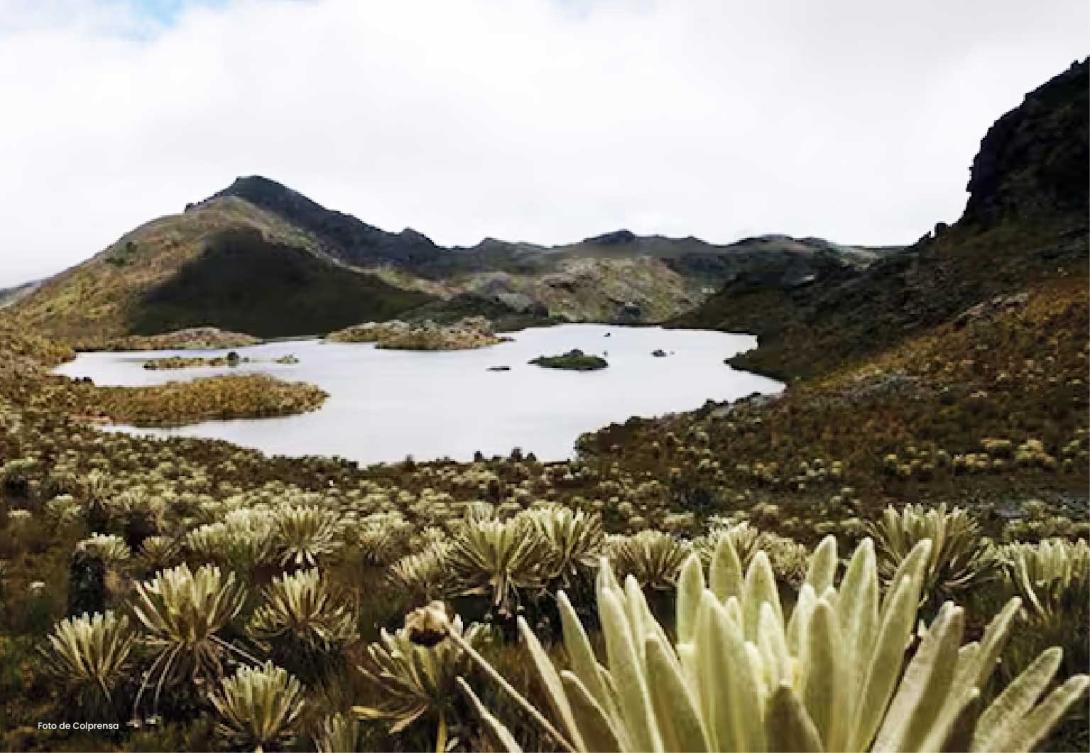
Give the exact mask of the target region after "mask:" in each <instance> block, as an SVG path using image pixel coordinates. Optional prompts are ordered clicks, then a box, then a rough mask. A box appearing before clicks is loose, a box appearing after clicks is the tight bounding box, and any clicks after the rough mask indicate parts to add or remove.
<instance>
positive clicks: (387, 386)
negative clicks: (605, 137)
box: [57, 324, 783, 464]
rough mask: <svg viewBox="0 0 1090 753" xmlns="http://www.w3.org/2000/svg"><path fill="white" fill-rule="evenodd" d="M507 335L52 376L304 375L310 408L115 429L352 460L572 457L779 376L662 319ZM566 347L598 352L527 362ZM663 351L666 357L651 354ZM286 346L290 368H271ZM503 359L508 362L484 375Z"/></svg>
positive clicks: (248, 352) (720, 338) (251, 354)
mask: <svg viewBox="0 0 1090 753" xmlns="http://www.w3.org/2000/svg"><path fill="white" fill-rule="evenodd" d="M509 336H510V337H512V338H513V341H512V342H507V343H502V344H499V345H494V346H491V347H488V348H480V349H477V350H461V351H445V352H419V351H398V350H378V349H376V348H375V347H374V345H373V344H371V343H324V342H321V341H318V340H294V341H286V342H273V343H265V344H262V345H255V346H253V347H248V348H236V349H235V350H236V351H237V352H238V353H239V354H240V355H242V356H245V357H248V358H250V359H252V360H253V362H251V363H246V364H241V365H239V366H237V367H234V368H231V367H223V368H196V369H182V370H161V371H153V370H148V369H144V368H142V364H143V362H144V361H145V360H147V359H149V358H159V357H163V356H169V355H191V356H192V355H223V354H225V353H227V352H228V351H227V350H209V351H192V350H190V351H178V350H164V351H141V352H120V353H81V354H80V355H79V356H78V357H77V358H76V359H75V360H73V361H70V362H68V363H66V364H63V365H62V366H60V367H59V368H58V369H57V373H60V374H64V375H66V376H71V377H90V378H91V379H93V380H94V381H95V383H96V384H100V385H146V384H162V383H164V382H169V381H178V380H187V379H192V378H195V377H202V376H211V375H214V374H224V373H233V372H263V373H267V374H271V375H273V376H276V377H279V378H281V379H287V380H298V381H305V382H310V383H312V384H316V385H318V386H320V387H322V388H323V389H324V390H325V391H326V392H328V393H329V395H330V397H329V399H328V400H327V401H326V402H325V404H324V405H323V406H322V408H321V409H320V410H317V411H314V412H312V413H307V414H303V415H298V416H285V417H281V418H262V419H244V420H232V421H207V422H204V423H200V424H193V425H190V426H183V427H177V428H169V429H133V428H131V427H113V428H118V429H121V430H125V431H133V432H138V433H142V434H148V435H156V436H186V437H208V438H213V439H224V440H227V441H229V442H234V443H236V444H239V445H242V446H245V447H252V448H254V449H258V450H262V451H264V452H266V453H269V454H278V455H339V456H341V457H344V458H349V459H351V460H357V461H359V462H361V463H365V464H366V463H375V462H383V461H387V462H389V461H398V460H403V459H404V458H405V457H406V456H407V455H412V456H413V457H414V458H415V459H417V460H431V459H436V458H442V457H449V458H452V459H455V460H469V459H471V458H472V457H473V453H474V451H475V450H480V451H481V452H483V453H484V454H485V455H488V456H491V455H496V454H501V455H506V454H508V453H509V452H510V451H511V449H512V448H514V447H519V448H521V449H522V450H523V451H525V452H530V451H532V452H534V453H535V454H536V455H537V457H538V458H539V459H541V460H562V459H565V458H569V457H571V456H572V455H573V453H574V443H575V440H576V439H577V438H578V436H579V435H580V434H582V433H583V432H587V431H592V430H594V429H598V428H600V427H603V426H605V425H607V424H609V423H613V422H623V421H625V420H627V419H628V418H629V417H631V416H644V417H651V416H657V415H662V414H664V413H671V412H678V411H685V410H692V409H694V408H698V407H700V406H701V405H703V404H704V402H705V401H706V400H708V399H711V400H716V401H722V400H734V399H736V398H739V397H744V396H746V395H749V394H751V393H754V392H760V393H775V392H779V391H780V390H781V389H782V388H783V385H782V384H781V383H780V382H777V381H775V380H772V379H767V378H765V377H762V376H758V375H756V374H751V373H749V372H745V371H738V370H735V369H732V368H731V367H729V366H727V365H725V364H724V363H723V359H724V358H727V357H729V356H732V355H734V354H736V353H740V352H743V351H746V350H749V349H751V348H753V347H755V346H756V338H754V337H752V336H750V335H743V334H730V333H724V332H711V331H702V330H680V329H662V328H660V327H619V326H606V325H597V324H570V325H560V326H556V327H541V328H534V329H527V330H523V331H521V332H513V333H509ZM572 348H579V349H581V350H583V351H584V352H586V353H593V354H597V355H602V356H604V357H605V358H606V359H607V360H608V361H609V368H606V369H602V370H600V371H592V372H573V371H562V370H557V369H545V368H541V367H539V366H533V365H530V364H528V363H527V361H529V360H530V359H531V358H536V357H537V356H539V355H554V354H557V353H563V352H566V351H568V350H571V349H572ZM656 349H662V350H664V351H666V352H667V353H668V355H667V356H666V357H660V358H656V357H654V356H652V355H651V353H652V351H654V350H656ZM287 354H294V355H295V356H296V357H298V358H299V363H297V364H276V363H272V362H271V361H272V360H273V359H275V358H278V357H280V356H284V355H287ZM492 366H509V367H510V369H511V370H510V371H488V368H489V367H492Z"/></svg>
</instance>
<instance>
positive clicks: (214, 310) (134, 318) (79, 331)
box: [11, 198, 431, 345]
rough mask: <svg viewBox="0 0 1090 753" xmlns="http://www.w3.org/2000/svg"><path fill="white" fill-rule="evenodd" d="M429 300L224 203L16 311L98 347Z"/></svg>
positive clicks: (307, 326) (158, 224)
mask: <svg viewBox="0 0 1090 753" xmlns="http://www.w3.org/2000/svg"><path fill="white" fill-rule="evenodd" d="M429 300H431V297H430V296H427V295H426V294H423V293H419V292H411V291H405V290H402V289H399V288H396V287H393V286H391V285H388V284H386V283H384V282H382V281H381V280H379V279H377V278H376V277H374V276H373V275H368V274H365V273H362V272H359V271H357V270H353V269H349V268H347V267H344V266H343V265H341V264H339V263H337V262H336V261H335V260H333V259H330V258H328V257H327V256H325V255H324V254H323V253H322V252H321V250H320V249H319V248H318V245H317V244H316V243H315V242H314V240H313V239H312V238H311V237H309V236H308V235H307V234H305V233H303V232H301V231H300V230H298V229H297V228H295V227H292V226H291V225H289V224H287V223H285V222H283V221H282V220H281V219H279V218H278V217H276V216H275V215H272V214H269V213H267V212H264V211H263V210H261V209H258V208H257V207H255V206H253V205H252V204H249V203H247V202H245V201H242V200H241V199H237V198H222V199H215V200H212V201H208V202H204V203H202V204H199V205H197V206H195V207H192V208H190V209H188V210H187V211H186V212H184V213H183V214H178V215H171V216H168V217H163V218H160V219H157V220H154V221H152V222H149V223H147V224H146V225H143V226H141V227H139V228H137V229H136V230H134V231H132V232H131V233H128V234H127V235H125V236H123V237H122V238H121V239H120V240H118V241H117V242H116V243H114V244H113V245H112V246H110V247H109V248H107V249H106V250H105V251H103V252H102V253H100V254H98V255H97V256H95V257H93V258H92V259H90V260H88V261H87V262H85V263H83V264H81V265H79V266H77V267H74V268H72V269H70V270H68V271H66V272H63V273H62V274H60V275H58V276H57V277H54V278H52V279H50V280H48V281H46V282H45V283H43V284H42V285H41V287H40V288H39V289H38V290H37V291H35V292H34V293H33V294H31V295H29V296H27V297H26V298H24V299H22V300H21V301H19V302H18V303H17V304H16V305H15V306H13V307H12V308H11V312H12V313H13V314H14V315H15V316H16V317H17V318H18V319H19V321H21V322H22V323H23V324H25V325H28V326H30V327H33V328H34V329H35V330H36V331H39V332H42V333H44V334H47V335H50V336H55V337H60V338H63V339H65V340H68V341H70V342H74V343H78V344H80V345H96V344H101V343H102V342H105V341H106V340H108V339H111V338H114V337H118V336H122V335H128V334H152V333H156V332H163V331H167V330H171V329H179V328H182V327H191V326H205V325H208V326H217V327H221V328H223V329H231V330H239V331H244V332H248V333H250V334H255V335H262V336H272V335H293V334H310V333H318V332H324V331H328V330H329V329H333V328H336V327H341V326H346V325H348V324H354V323H356V322H358V321H361V320H364V319H370V318H379V319H381V318H389V317H392V316H395V315H396V314H398V313H400V312H401V311H404V310H406V309H409V308H413V307H415V306H420V305H422V304H424V303H427V302H428V301H429Z"/></svg>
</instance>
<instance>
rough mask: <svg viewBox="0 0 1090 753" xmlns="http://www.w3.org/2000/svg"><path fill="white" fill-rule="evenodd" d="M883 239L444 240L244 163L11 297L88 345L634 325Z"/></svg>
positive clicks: (623, 236) (787, 279)
mask: <svg viewBox="0 0 1090 753" xmlns="http://www.w3.org/2000/svg"><path fill="white" fill-rule="evenodd" d="M888 253H890V250H889V249H868V248H861V247H853V246H842V245H838V244H835V243H830V242H828V241H825V240H822V239H819V238H804V239H795V238H790V237H787V236H781V235H767V236H760V237H756V238H746V239H743V240H741V241H738V242H737V243H732V244H729V245H715V244H711V243H707V242H705V241H702V240H700V239H698V238H693V237H687V238H667V237H663V236H657V235H656V236H637V235H635V234H633V233H631V232H629V231H627V230H619V231H615V232H612V233H606V234H604V235H599V236H595V237H592V238H586V239H584V240H582V241H579V242H577V243H572V244H567V245H561V246H540V245H535V244H531V243H511V242H506V241H500V240H496V239H485V240H484V241H482V242H481V243H479V244H477V245H476V246H472V247H469V248H464V247H454V248H444V247H441V246H438V245H436V244H435V243H433V242H432V241H431V240H430V239H428V238H427V237H426V236H424V235H422V234H420V233H418V232H416V231H414V230H411V229H406V230H403V231H402V232H400V233H389V232H386V231H384V230H381V229H379V228H376V227H373V226H371V225H368V224H366V223H364V222H362V221H360V220H358V219H356V218H355V217H352V216H351V215H348V214H344V213H341V212H337V211H333V210H329V209H326V208H325V207H323V206H321V205H320V204H318V203H317V202H314V201H312V200H311V199H309V198H307V197H306V196H303V195H302V194H300V193H298V192H296V191H293V190H292V189H290V188H288V187H286V186H284V185H281V184H280V183H277V182H275V181H272V180H269V179H268V178H263V177H261V176H249V177H243V178H238V179H236V180H235V181H234V182H233V183H232V184H231V185H230V186H228V187H227V188H226V189H224V190H222V191H220V192H219V193H216V194H214V195H213V196H211V197H210V198H208V199H205V200H204V201H200V202H197V203H196V204H191V205H189V206H187V207H186V211H185V212H183V213H182V214H179V215H171V216H168V217H162V218H159V219H157V220H154V221H152V222H149V223H147V224H145V225H142V226H141V227H139V228H137V229H135V230H133V231H132V232H130V233H128V234H126V235H125V236H123V237H122V238H121V239H120V240H118V241H117V242H116V243H114V244H113V245H112V246H110V247H109V248H107V249H106V250H105V251H103V252H101V253H100V254H98V255H97V256H95V257H93V258H92V259H90V260H88V261H87V262H85V263H83V264H81V265H79V266H77V267H74V268H72V269H70V270H67V271H66V272H63V273H61V274H60V275H57V276H56V277H54V278H51V279H49V280H47V281H45V282H44V283H43V284H41V286H40V287H38V288H37V289H36V290H33V291H32V292H30V293H28V294H26V295H24V296H21V297H20V299H19V300H18V301H17V302H16V303H15V304H14V305H13V306H11V311H12V312H13V313H14V315H15V316H17V317H18V318H19V319H20V320H21V321H22V322H24V323H26V324H28V325H30V326H33V327H35V328H36V329H37V330H38V331H41V332H43V333H45V334H49V335H53V336H56V337H61V338H64V339H66V340H68V341H70V342H75V343H77V344H80V345H84V346H94V345H96V344H102V343H103V342H106V341H108V340H110V339H113V338H117V337H120V336H124V335H130V334H139V335H143V334H156V333H160V332H164V331H169V330H173V329H181V328H188V327H200V326H216V327H220V328H223V329H229V330H235V331H242V332H246V333H249V334H253V335H258V336H265V337H269V336H288V335H304V334H317V333H324V332H328V331H330V330H334V329H339V328H342V327H345V326H349V325H352V324H356V323H359V322H361V321H367V320H384V319H389V318H393V317H399V316H400V317H403V318H410V319H413V318H420V317H421V316H433V317H436V318H439V319H442V320H446V319H450V318H451V317H452V316H454V314H455V313H458V314H466V315H488V316H490V317H494V318H495V319H496V320H498V321H501V322H508V323H511V324H515V323H517V324H523V325H525V324H527V323H533V322H539V321H543V320H546V319H548V320H554V321H555V320H560V321H603V322H620V323H646V322H660V321H664V320H667V319H670V318H671V317H675V316H678V315H679V314H681V313H683V312H684V311H687V310H689V309H691V308H693V307H694V306H697V305H699V304H700V303H702V302H703V301H704V300H705V299H706V298H707V297H708V296H709V295H710V294H711V293H712V292H713V291H715V290H716V289H718V288H720V287H721V286H722V285H724V284H726V283H731V282H733V281H736V280H739V279H743V278H744V279H747V280H750V281H756V283H757V284H759V285H762V286H772V287H786V288H793V287H796V286H799V285H805V284H809V283H811V282H813V281H814V280H824V279H826V278H828V277H836V276H840V275H845V274H852V273H855V272H858V271H859V270H862V269H864V268H866V267H867V266H868V265H870V264H871V263H873V262H874V261H875V260H877V259H881V258H883V257H884V256H886V255H887V254H888ZM416 309H419V311H414V310H416Z"/></svg>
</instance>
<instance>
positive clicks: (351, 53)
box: [0, 0, 1088, 285]
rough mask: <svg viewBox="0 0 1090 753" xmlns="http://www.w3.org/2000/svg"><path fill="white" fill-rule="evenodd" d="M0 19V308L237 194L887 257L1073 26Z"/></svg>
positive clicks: (254, 3)
mask: <svg viewBox="0 0 1090 753" xmlns="http://www.w3.org/2000/svg"><path fill="white" fill-rule="evenodd" d="M151 5H152V7H151V8H150V9H149V8H148V7H147V5H145V4H142V3H139V2H135V0H133V1H131V2H120V1H116V2H100V3H90V2H76V1H75V0H67V1H66V0H41V1H35V0H14V1H12V0H0V19H2V20H0V102H2V103H3V117H2V118H0V165H3V169H2V170H0V206H2V207H3V216H4V219H3V222H2V223H0V285H4V284H11V283H16V282H20V281H22V280H25V279H29V278H33V277H38V276H42V275H45V274H49V273H52V272H54V271H57V270H58V269H60V268H62V267H65V266H69V265H71V264H75V263H77V262H79V261H81V260H82V259H84V258H86V257H87V256H89V255H91V254H92V253H94V252H96V251H98V250H100V249H101V248H103V247H104V246H106V245H107V244H109V243H110V242H112V241H113V240H114V239H116V238H117V237H118V236H119V235H121V234H122V233H124V232H125V231H127V230H129V229H130V228H132V227H133V226H135V225H137V224H139V223H140V222H143V221H145V220H148V219H151V218H152V217H155V216H158V215H162V214H166V213H171V212H176V211H180V210H181V209H182V207H183V206H184V205H185V203H186V202H188V201H193V200H196V199H199V198H202V197H204V196H207V195H208V194H210V193H213V192H214V191H216V190H218V189H220V188H222V187H223V186H225V185H226V184H227V183H229V182H230V181H231V180H232V179H233V178H234V177H235V176H236V175H244V174H251V173H260V174H263V175H267V176H269V177H272V178H275V179H277V180H280V181H282V182H285V183H287V184H288V185H290V186H292V187H295V188H297V189H298V190H301V191H302V192H304V193H306V194H308V195H310V196H311V197H312V198H314V199H316V200H317V201H319V202H321V203H323V204H325V205H327V206H330V207H334V208H337V209H341V210H343V211H348V212H351V213H353V214H356V215H357V216H359V217H360V218H362V219H364V220H365V221H368V222H370V223H372V224H375V225H378V226H380V227H384V228H387V229H391V230H399V229H401V228H402V227H405V226H412V227H414V228H416V229H418V230H420V231H422V232H424V233H427V234H428V235H430V236H431V237H433V238H434V239H435V240H436V241H437V242H440V243H446V244H466V245H468V244H473V243H475V242H477V241H478V240H480V239H481V238H482V237H485V236H494V237H501V238H507V239H512V240H533V241H537V242H547V243H554V242H556V243H559V242H564V241H569V240H573V239H577V238H581V237H584V236H587V235H592V234H597V233H600V232H604V231H607V230H611V229H616V228H620V227H628V228H630V229H632V230H634V231H636V232H640V233H664V234H670V235H689V234H692V235H697V236H700V237H703V238H706V239H709V240H712V241H718V242H729V241H731V240H734V239H736V238H738V237H740V236H743V235H747V234H754V233H764V232H784V233H791V234H794V235H819V236H823V237H827V238H830V239H834V240H839V241H843V242H854V243H871V244H881V243H905V242H910V241H912V240H914V239H915V238H916V237H918V236H919V235H921V234H922V233H923V232H925V231H926V230H927V229H928V228H929V227H930V226H931V225H932V224H933V223H934V222H935V221H937V220H950V219H953V218H956V217H957V215H958V214H959V213H960V211H961V209H962V207H963V206H964V200H965V194H964V186H965V183H966V181H967V179H968V166H969V163H970V161H971V159H972V157H973V155H974V153H975V152H976V148H977V146H978V144H979V141H980V138H981V137H982V136H983V134H984V132H985V130H986V129H987V127H988V126H989V125H990V124H991V123H992V122H993V121H994V120H995V118H996V117H998V116H999V115H1000V114H1002V113H1003V112H1005V111H1006V110H1009V109H1010V108H1012V107H1014V106H1015V105H1017V104H1018V102H1019V101H1020V99H1021V95H1022V94H1023V93H1024V92H1025V91H1027V90H1029V89H1031V88H1033V87H1035V86H1037V85H1038V84H1040V83H1042V82H1043V81H1045V80H1046V79H1047V78H1049V77H1050V76H1051V75H1053V74H1054V73H1056V72H1058V71H1060V70H1061V69H1062V68H1064V67H1065V66H1066V65H1067V64H1069V63H1070V62H1071V60H1073V59H1074V58H1076V57H1079V56H1082V55H1083V54H1084V50H1083V48H1084V39H1083V33H1084V31H1085V29H1086V21H1087V20H1088V19H1087V11H1086V9H1085V7H1084V3H1082V2H1067V1H1066V0H1060V1H1058V2H1053V3H1048V4H1047V5H1039V4H1031V3H1024V2H1019V1H1018V0H968V1H966V2H960V3H947V2H941V1H940V0H924V1H921V2H914V3H902V4H897V5H894V4H890V3H874V2H871V1H870V0H842V1H841V2H837V3H797V2H788V1H787V0H772V1H769V2H762V3H751V2H742V1H741V0H737V1H735V2H721V0H691V1H690V2H684V3H668V2H647V1H635V2H613V1H611V0H602V1H601V2H580V1H579V0H564V1H561V0H514V1H513V2H509V3H495V2H491V1H490V0H461V1H460V2H450V1H449V0H435V1H434V2H424V1H421V0H389V1H388V2H382V1H379V0H376V1H375V2H367V3H360V2H357V1H356V0H315V1H314V2H302V1H300V0H290V1H285V0H263V1H258V0H234V1H229V0H225V1H222V2H215V3H207V2H203V3H196V4H189V5H186V6H184V7H182V6H180V5H179V4H178V3H175V2H163V1H162V0H156V2H153V3H151Z"/></svg>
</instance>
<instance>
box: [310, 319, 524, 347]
mask: <svg viewBox="0 0 1090 753" xmlns="http://www.w3.org/2000/svg"><path fill="white" fill-rule="evenodd" d="M325 339H326V340H328V341H329V342H341V343H366V342H373V343H375V347H376V348H380V349H383V350H469V349H473V348H484V347H487V346H489V345H496V344H497V343H501V342H505V341H506V340H508V339H509V338H505V337H501V336H499V335H497V334H496V333H495V332H494V331H493V329H492V324H491V322H489V321H488V320H487V319H485V318H483V317H468V318H466V319H462V320H460V321H458V322H455V323H453V324H449V325H441V324H436V323H435V322H432V321H423V322H403V321H400V320H394V321H390V322H365V323H363V324H357V325H354V326H352V327H347V328H345V329H342V330H338V331H337V332H330V333H329V334H328V335H327V336H326V338H325Z"/></svg>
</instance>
